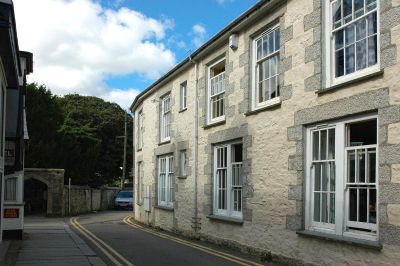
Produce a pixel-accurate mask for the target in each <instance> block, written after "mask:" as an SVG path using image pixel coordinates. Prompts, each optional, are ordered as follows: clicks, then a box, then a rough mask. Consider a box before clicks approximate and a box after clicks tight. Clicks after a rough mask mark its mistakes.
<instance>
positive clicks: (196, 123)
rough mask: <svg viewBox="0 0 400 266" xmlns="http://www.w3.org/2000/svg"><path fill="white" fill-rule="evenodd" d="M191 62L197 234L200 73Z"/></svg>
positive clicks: (194, 219) (196, 66)
mask: <svg viewBox="0 0 400 266" xmlns="http://www.w3.org/2000/svg"><path fill="white" fill-rule="evenodd" d="M189 60H190V62H191V63H192V64H194V72H195V82H196V85H195V97H194V120H195V121H194V136H193V137H194V156H193V162H194V163H193V165H194V173H193V213H192V228H193V229H194V232H195V233H197V230H198V229H199V225H198V219H199V218H198V210H197V175H198V145H199V73H198V63H197V62H195V61H194V60H193V59H192V57H189Z"/></svg>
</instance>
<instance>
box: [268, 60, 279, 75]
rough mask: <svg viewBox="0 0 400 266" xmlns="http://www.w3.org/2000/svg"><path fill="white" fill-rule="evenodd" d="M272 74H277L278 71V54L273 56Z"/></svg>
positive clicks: (271, 62) (271, 61)
mask: <svg viewBox="0 0 400 266" xmlns="http://www.w3.org/2000/svg"><path fill="white" fill-rule="evenodd" d="M269 61H270V64H271V65H270V67H271V76H275V75H276V74H277V73H278V56H274V57H272V58H271V59H270V60H269Z"/></svg>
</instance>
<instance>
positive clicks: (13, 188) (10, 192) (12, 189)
mask: <svg viewBox="0 0 400 266" xmlns="http://www.w3.org/2000/svg"><path fill="white" fill-rule="evenodd" d="M17 180H18V179H17V178H16V177H8V178H6V180H5V182H4V183H5V188H4V200H5V201H16V200H17Z"/></svg>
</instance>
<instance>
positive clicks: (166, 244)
mask: <svg viewBox="0 0 400 266" xmlns="http://www.w3.org/2000/svg"><path fill="white" fill-rule="evenodd" d="M70 223H71V225H72V226H71V228H73V230H74V231H76V232H77V233H78V234H79V235H80V236H81V237H82V238H83V239H84V240H85V241H86V242H87V244H88V245H89V246H90V247H91V248H92V249H93V250H94V251H95V252H96V253H97V254H98V255H99V256H100V257H101V258H102V259H103V260H104V261H105V262H106V263H107V265H130V266H132V265H135V266H141V265H174V266H179V265H185V266H186V265H202V266H203V265H262V264H261V263H260V261H257V259H256V258H253V257H250V256H249V255H247V254H242V253H239V252H236V251H232V250H229V249H225V248H221V247H219V246H216V245H212V244H209V243H205V242H202V241H196V240H188V239H185V238H182V237H180V236H177V235H174V234H171V233H166V232H163V231H157V230H154V229H150V228H148V227H145V226H141V225H139V224H136V223H134V221H133V220H132V212H131V211H106V212H99V213H95V214H88V215H81V216H79V217H77V218H72V219H71V220H70Z"/></svg>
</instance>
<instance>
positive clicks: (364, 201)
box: [358, 189, 368, 223]
mask: <svg viewBox="0 0 400 266" xmlns="http://www.w3.org/2000/svg"><path fill="white" fill-rule="evenodd" d="M358 204H359V206H358V221H359V222H363V223H366V222H367V211H368V198H367V189H359V201H358Z"/></svg>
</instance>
